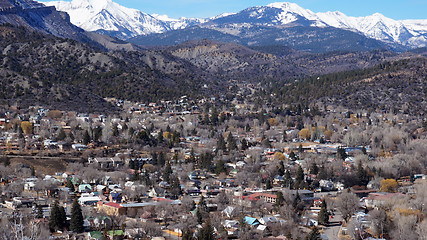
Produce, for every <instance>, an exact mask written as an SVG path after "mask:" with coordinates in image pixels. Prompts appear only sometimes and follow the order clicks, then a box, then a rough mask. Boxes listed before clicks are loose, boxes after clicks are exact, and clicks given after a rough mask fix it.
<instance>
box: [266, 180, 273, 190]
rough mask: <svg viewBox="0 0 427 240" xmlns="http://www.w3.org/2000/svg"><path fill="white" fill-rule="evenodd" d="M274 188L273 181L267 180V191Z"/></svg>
mask: <svg viewBox="0 0 427 240" xmlns="http://www.w3.org/2000/svg"><path fill="white" fill-rule="evenodd" d="M272 187H273V186H272V184H271V180H270V179H267V182H266V183H265V189H267V190H268V189H271V188H272Z"/></svg>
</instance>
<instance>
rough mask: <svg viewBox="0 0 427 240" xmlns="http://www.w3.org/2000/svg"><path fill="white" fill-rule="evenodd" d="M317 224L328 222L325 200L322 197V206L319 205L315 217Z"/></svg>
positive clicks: (326, 223)
mask: <svg viewBox="0 0 427 240" xmlns="http://www.w3.org/2000/svg"><path fill="white" fill-rule="evenodd" d="M317 220H318V222H319V224H322V225H325V226H326V225H328V224H329V213H328V208H327V205H326V200H325V199H323V201H322V206H321V207H320V212H319V215H318V218H317Z"/></svg>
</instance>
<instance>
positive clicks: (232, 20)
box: [43, 0, 427, 48]
mask: <svg viewBox="0 0 427 240" xmlns="http://www.w3.org/2000/svg"><path fill="white" fill-rule="evenodd" d="M43 3H44V4H46V5H48V6H55V7H56V8H57V10H59V11H65V12H67V13H68V14H69V15H70V19H71V22H72V23H73V24H75V25H77V26H79V27H81V28H83V29H84V30H87V31H98V32H103V33H107V34H109V35H113V36H116V37H119V38H121V39H128V38H130V37H134V36H137V35H149V34H152V33H165V32H168V31H171V30H177V29H185V28H188V27H191V26H195V25H199V26H200V27H202V28H210V29H215V30H218V31H221V32H223V33H225V34H232V35H236V34H239V32H240V28H242V27H247V26H260V25H261V26H283V25H285V26H306V27H320V28H325V27H334V28H339V29H343V30H349V31H352V32H356V33H359V34H362V35H364V36H366V37H368V38H371V39H375V40H379V41H382V42H385V43H387V44H396V45H399V46H404V47H412V48H414V47H424V46H427V20H404V21H396V20H393V19H390V18H387V17H385V16H383V15H382V14H379V13H376V14H373V15H371V16H367V17H351V16H347V15H345V14H343V13H341V12H326V13H314V12H312V11H311V10H308V9H304V8H302V7H300V6H299V5H297V4H295V3H288V2H277V3H271V4H268V5H266V6H257V7H251V8H247V9H245V10H242V11H240V12H238V13H227V14H221V15H218V16H215V17H212V18H209V19H198V18H184V17H182V18H179V19H172V18H169V17H168V16H166V15H158V14H153V15H150V14H147V13H144V12H141V11H139V10H136V9H130V8H126V7H123V6H121V5H119V4H117V3H114V2H113V1H112V0H72V1H71V2H65V1H54V2H43ZM230 26H232V27H230Z"/></svg>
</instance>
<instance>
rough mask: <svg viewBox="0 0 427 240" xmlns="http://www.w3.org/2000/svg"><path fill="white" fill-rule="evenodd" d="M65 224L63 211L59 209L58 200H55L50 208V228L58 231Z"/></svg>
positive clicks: (52, 230)
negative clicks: (62, 216)
mask: <svg viewBox="0 0 427 240" xmlns="http://www.w3.org/2000/svg"><path fill="white" fill-rule="evenodd" d="M62 226H63V223H62V218H61V212H60V210H59V206H58V202H56V201H55V203H54V204H53V206H52V208H51V209H50V217H49V229H50V231H51V232H56V231H58V230H60V229H61V227H62Z"/></svg>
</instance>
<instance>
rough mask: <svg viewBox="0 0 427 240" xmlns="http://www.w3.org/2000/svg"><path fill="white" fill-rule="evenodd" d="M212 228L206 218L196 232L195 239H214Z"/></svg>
mask: <svg viewBox="0 0 427 240" xmlns="http://www.w3.org/2000/svg"><path fill="white" fill-rule="evenodd" d="M214 239H215V237H214V229H213V227H212V225H211V223H210V221H209V219H208V221H206V223H205V224H204V225H203V228H202V229H200V231H199V233H198V234H197V240H214Z"/></svg>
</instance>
